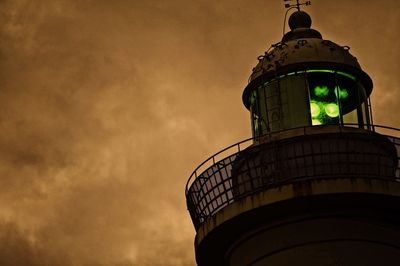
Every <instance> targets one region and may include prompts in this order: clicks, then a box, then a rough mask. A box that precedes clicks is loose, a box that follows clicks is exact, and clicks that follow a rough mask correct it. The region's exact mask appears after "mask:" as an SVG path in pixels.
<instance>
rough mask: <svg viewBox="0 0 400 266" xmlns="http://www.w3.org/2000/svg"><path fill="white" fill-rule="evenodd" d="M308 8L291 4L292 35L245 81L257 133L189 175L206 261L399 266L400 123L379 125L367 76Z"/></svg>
mask: <svg viewBox="0 0 400 266" xmlns="http://www.w3.org/2000/svg"><path fill="white" fill-rule="evenodd" d="M286 2H289V1H286ZM309 4H310V2H309V1H307V2H305V3H300V2H299V1H296V4H294V5H291V4H286V7H287V8H288V9H295V12H293V13H292V14H291V15H290V17H289V20H288V24H289V27H290V31H288V32H287V33H285V34H284V35H283V37H282V39H281V40H280V41H279V42H277V43H274V44H273V45H271V47H270V48H269V49H268V50H267V51H266V52H265V53H264V54H263V55H261V56H259V57H258V58H257V59H258V63H257V64H256V66H255V67H254V68H253V70H252V72H251V75H250V78H249V83H248V85H247V86H246V87H245V88H244V91H243V96H242V100H243V104H244V106H245V107H246V108H247V110H248V111H249V113H250V125H251V129H252V136H251V138H249V139H246V140H243V141H241V142H239V143H235V144H233V145H231V146H229V147H227V148H225V149H223V150H222V151H220V152H218V153H217V154H215V155H213V156H211V157H210V158H209V159H207V160H206V161H205V162H203V163H202V164H201V165H200V166H199V167H198V168H197V169H196V170H195V171H194V172H193V174H192V175H191V176H190V178H189V180H188V183H187V185H186V191H185V194H186V200H187V207H188V210H189V213H190V216H191V219H192V221H193V224H194V227H195V230H196V236H195V243H194V246H195V254H196V262H197V264H198V265H199V266H213V265H218V266H244V265H252V266H264V265H265V266H286V265H288V266H289V265H307V266H313V265H315V266H317V265H318V266H321V265H332V266H333V265H341V266H347V265H349V266H350V265H363V266H369V265H371V266H372V265H379V264H382V265H385V266H392V265H393V266H395V265H399V263H400V168H399V159H400V138H399V137H398V136H399V135H400V130H398V129H395V128H391V127H388V126H382V125H374V123H373V119H372V114H371V113H372V112H371V102H370V95H371V92H372V89H373V82H372V79H371V77H370V76H369V75H368V74H367V73H366V72H364V71H363V69H362V67H361V65H360V63H359V62H358V60H357V59H356V58H355V57H354V56H353V55H352V54H351V52H350V47H348V46H346V45H340V44H337V43H335V42H334V41H331V40H326V39H324V38H323V37H322V34H321V33H320V32H319V31H317V30H315V29H313V28H312V19H311V17H310V16H309V15H308V14H307V13H306V12H304V11H302V10H300V7H301V5H309ZM371 52H372V51H371Z"/></svg>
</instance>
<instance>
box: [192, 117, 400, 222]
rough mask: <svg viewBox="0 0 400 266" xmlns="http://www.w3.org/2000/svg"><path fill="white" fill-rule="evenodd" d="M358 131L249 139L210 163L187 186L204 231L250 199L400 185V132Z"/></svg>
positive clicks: (318, 129) (314, 130)
mask: <svg viewBox="0 0 400 266" xmlns="http://www.w3.org/2000/svg"><path fill="white" fill-rule="evenodd" d="M372 128H373V131H369V130H365V129H359V128H355V127H354V125H350V124H349V125H341V126H338V125H328V126H313V127H301V128H295V129H290V130H285V131H281V132H275V133H271V134H267V135H264V136H261V137H259V138H256V139H253V138H250V139H246V140H244V141H241V142H239V143H236V144H234V145H231V146H229V147H227V148H225V149H223V150H222V151H220V152H218V153H217V154H215V155H213V156H211V157H210V158H208V159H207V160H206V161H204V162H203V163H202V164H201V165H200V166H199V167H197V169H196V170H195V171H194V172H193V173H192V175H191V176H190V178H189V180H188V182H187V185H186V200H187V206H188V209H189V212H190V215H191V218H192V220H193V224H194V226H195V228H196V229H198V228H199V227H200V226H201V225H202V224H203V223H204V222H205V221H206V220H207V219H208V218H210V217H212V216H213V215H215V214H216V213H217V212H218V211H220V210H221V209H223V208H225V207H226V206H228V205H230V204H232V203H233V202H235V201H238V200H240V199H243V198H245V197H246V196H249V195H252V194H255V193H258V192H260V191H266V190H268V189H272V188H279V187H282V186H285V185H288V184H293V185H299V186H301V184H302V183H304V182H307V181H311V180H314V181H315V180H327V179H357V178H363V179H368V180H374V179H376V180H385V181H387V182H389V183H390V182H399V181H400V168H399V160H400V130H399V129H395V128H390V127H385V126H373V127H372Z"/></svg>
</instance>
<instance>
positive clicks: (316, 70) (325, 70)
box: [307, 69, 335, 73]
mask: <svg viewBox="0 0 400 266" xmlns="http://www.w3.org/2000/svg"><path fill="white" fill-rule="evenodd" d="M307 73H335V70H329V69H311V70H307Z"/></svg>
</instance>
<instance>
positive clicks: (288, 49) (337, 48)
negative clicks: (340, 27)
mask: <svg viewBox="0 0 400 266" xmlns="http://www.w3.org/2000/svg"><path fill="white" fill-rule="evenodd" d="M289 26H290V28H291V31H289V32H288V33H286V34H285V35H284V36H283V38H282V41H281V42H279V43H277V44H275V45H272V47H271V48H272V49H271V50H270V51H268V52H266V53H265V54H264V55H261V56H259V57H258V64H257V65H256V67H254V68H253V72H252V74H251V76H250V81H249V84H248V86H247V87H246V88H245V91H244V92H243V100H245V98H246V99H247V95H249V92H250V91H251V90H253V89H254V88H256V87H258V86H259V85H260V84H262V83H264V82H266V81H268V80H270V79H272V78H275V77H277V76H280V75H284V74H287V73H290V72H295V71H301V70H309V69H332V70H339V71H340V70H341V71H346V72H348V73H349V74H352V75H354V76H356V77H357V78H358V79H359V80H360V81H361V82H362V83H363V85H364V87H365V88H366V90H367V92H368V93H370V92H371V90H372V80H371V78H370V77H369V76H368V74H366V73H365V72H364V71H362V69H361V66H360V64H359V63H358V61H357V58H355V57H354V56H352V55H351V54H350V52H349V50H350V48H349V47H348V46H341V45H338V44H336V43H334V42H332V41H329V40H324V39H322V36H321V34H320V33H319V32H318V31H316V30H313V29H311V28H310V27H311V18H310V16H309V15H308V14H307V13H305V12H303V11H297V12H295V13H293V14H292V15H291V16H290V18H289ZM246 101H247V100H246ZM246 101H244V102H246Z"/></svg>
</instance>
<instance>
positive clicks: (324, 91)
mask: <svg viewBox="0 0 400 266" xmlns="http://www.w3.org/2000/svg"><path fill="white" fill-rule="evenodd" d="M314 93H315V95H316V96H318V97H324V96H328V94H329V89H328V87H327V86H317V87H315V88H314Z"/></svg>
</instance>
